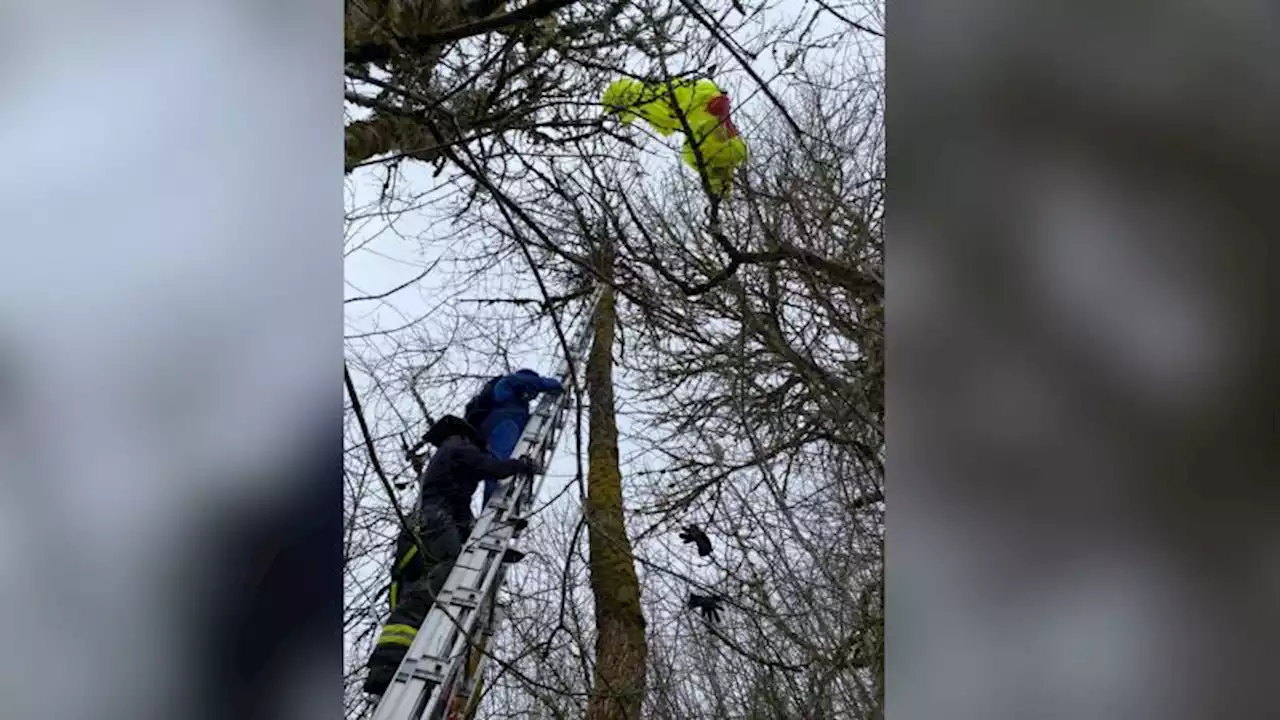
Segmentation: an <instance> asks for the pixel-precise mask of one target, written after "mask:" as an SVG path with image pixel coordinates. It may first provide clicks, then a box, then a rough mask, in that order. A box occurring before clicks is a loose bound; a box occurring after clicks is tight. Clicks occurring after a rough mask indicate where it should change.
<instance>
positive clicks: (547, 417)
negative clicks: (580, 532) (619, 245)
mask: <svg viewBox="0 0 1280 720" xmlns="http://www.w3.org/2000/svg"><path fill="white" fill-rule="evenodd" d="M600 294H601V291H600V290H597V291H596V292H595V294H594V297H593V299H592V301H591V302H590V304H589V305H588V306H587V311H586V313H584V322H583V323H582V325H581V326H580V327H579V329H578V332H577V333H576V334H575V337H574V338H573V341H572V343H571V345H570V347H569V353H568V354H567V355H566V356H565V357H564V358H563V359H562V360H561V363H560V367H559V368H558V370H559V372H558V375H557V377H559V378H560V379H561V382H562V383H563V384H564V385H565V392H563V393H560V394H559V395H555V396H551V395H546V394H543V395H541V396H539V398H538V401H537V403H536V405H535V407H534V410H533V412H532V413H531V414H530V417H529V421H528V423H527V424H526V425H525V428H524V431H523V432H522V433H521V435H520V439H519V440H518V441H517V443H516V447H515V449H514V450H513V452H512V457H529V458H531V459H534V460H536V461H537V462H538V464H539V467H540V469H541V471H542V473H540V474H544V473H545V471H546V469H547V466H548V465H549V463H550V459H551V457H552V455H553V454H554V452H555V447H556V445H557V444H558V441H559V436H560V430H561V429H562V428H563V425H564V416H565V413H566V411H567V408H568V403H569V401H570V399H571V396H570V393H569V387H570V386H571V384H572V381H573V374H572V370H573V369H574V368H575V365H574V362H573V361H580V360H581V359H582V358H584V357H585V356H586V352H587V349H588V348H589V347H590V343H591V340H592V339H593V335H594V332H593V327H592V318H593V316H594V314H595V308H596V306H597V304H598V302H599V299H600ZM500 485H501V491H500V492H498V493H495V494H494V496H493V497H492V498H491V499H490V501H489V503H488V505H487V506H486V507H485V508H484V510H483V511H482V512H481V515H480V517H479V518H477V521H476V523H475V526H474V528H473V530H472V532H471V534H470V535H469V536H468V538H467V540H466V543H465V544H464V546H463V548H462V552H461V553H459V555H458V557H457V559H456V560H455V563H454V567H453V570H452V571H451V572H450V574H449V577H448V579H447V580H446V582H445V585H444V587H443V588H442V589H441V591H440V593H439V595H438V596H437V597H436V601H435V602H434V603H432V606H431V609H430V611H429V612H428V614H427V617H426V618H424V619H423V622H422V625H421V627H420V629H419V631H418V633H417V635H416V636H415V637H414V640H413V643H412V644H411V645H410V647H409V650H408V652H406V653H405V656H404V659H403V660H402V661H401V664H400V667H399V668H398V669H397V671H396V674H395V677H394V678H393V680H392V682H391V684H390V686H389V687H388V688H387V691H386V692H385V693H384V694H383V696H382V697H381V698H380V700H379V702H378V704H377V707H376V708H375V709H374V712H373V715H372V720H440V719H441V718H443V717H444V715H445V714H446V713H447V712H449V707H448V705H449V703H450V701H451V700H452V699H453V698H454V695H455V693H454V691H455V688H456V687H457V686H458V685H461V690H462V692H463V699H464V701H465V702H466V704H467V705H468V706H470V708H471V709H474V705H475V702H476V701H477V700H478V699H477V698H471V697H469V696H470V695H471V692H472V690H473V689H474V687H475V685H476V683H475V682H474V678H476V677H479V672H480V671H482V670H483V667H484V665H485V664H486V663H485V661H486V660H487V654H488V653H487V649H482V650H481V652H480V654H479V655H478V656H476V655H474V654H473V653H472V650H473V649H474V648H473V646H475V645H477V641H481V640H483V641H484V645H487V644H488V642H487V641H488V639H489V638H491V637H492V635H493V634H494V632H496V623H497V622H498V621H500V619H501V615H502V613H501V612H498V611H497V607H498V606H497V595H498V591H499V590H500V589H501V588H502V587H503V585H504V584H505V576H506V570H507V563H504V562H503V556H504V555H505V553H506V551H507V550H508V549H510V546H511V543H512V541H514V540H515V539H517V538H518V537H519V535H520V533H521V532H522V530H523V527H521V525H520V524H519V523H518V522H517V521H518V520H521V519H523V517H524V516H525V515H526V514H527V512H526V511H527V509H528V507H529V506H530V505H531V504H532V501H533V499H534V498H535V497H537V491H538V490H540V489H541V485H542V483H541V478H539V480H538V481H537V482H536V485H535V479H534V478H533V477H531V476H527V475H519V476H516V477H515V478H511V479H509V480H506V481H500ZM535 488H536V489H535ZM486 620H492V622H486ZM481 647H482V648H483V647H484V646H481ZM470 659H475V661H476V662H474V663H472V665H473V666H474V669H475V672H473V673H467V672H466V671H467V670H468V667H467V665H468V664H469V663H468V660H470ZM464 674H467V675H471V676H472V677H469V678H467V677H462V676H463V675H464ZM459 680H461V681H462V682H461V683H459V682H458V681H459Z"/></svg>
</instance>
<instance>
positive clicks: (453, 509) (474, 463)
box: [418, 435, 524, 525]
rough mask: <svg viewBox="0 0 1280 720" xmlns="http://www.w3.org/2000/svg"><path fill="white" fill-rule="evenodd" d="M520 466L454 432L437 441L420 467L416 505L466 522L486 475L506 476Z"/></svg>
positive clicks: (516, 461) (494, 476) (520, 466)
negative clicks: (422, 466) (432, 450)
mask: <svg viewBox="0 0 1280 720" xmlns="http://www.w3.org/2000/svg"><path fill="white" fill-rule="evenodd" d="M523 469H524V463H522V462H521V461H519V460H499V459H498V458H495V457H494V456H492V455H490V454H489V453H487V452H485V451H484V450H483V449H482V448H480V447H478V446H477V445H476V444H475V443H473V442H471V441H470V440H468V439H466V438H464V437H461V436H458V435H454V436H452V437H449V438H447V439H446V440H444V441H443V442H442V443H441V444H440V446H439V447H438V448H437V449H436V451H435V453H434V454H433V455H432V456H431V461H430V462H429V463H427V467H426V469H425V470H423V472H422V490H421V491H420V493H419V496H418V507H419V509H422V508H425V507H426V506H427V505H436V506H438V507H442V508H444V509H446V510H448V511H449V514H450V515H452V516H453V519H454V522H455V523H457V524H458V525H468V524H470V522H471V496H472V495H474V494H475V492H476V486H477V485H479V484H480V482H481V481H482V480H484V479H485V478H486V477H491V478H508V477H511V476H512V475H515V474H516V473H518V472H520V471H522V470H523Z"/></svg>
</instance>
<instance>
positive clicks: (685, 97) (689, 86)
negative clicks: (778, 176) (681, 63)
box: [600, 78, 747, 196]
mask: <svg viewBox="0 0 1280 720" xmlns="http://www.w3.org/2000/svg"><path fill="white" fill-rule="evenodd" d="M673 96H674V100H675V102H674V105H673V103H672V97H673ZM600 104H601V105H603V106H604V108H605V111H606V112H608V113H613V114H616V115H617V116H618V119H619V120H621V121H622V124H623V125H630V124H631V123H632V122H634V121H635V119H636V118H643V119H644V120H645V121H646V122H647V123H648V124H649V126H650V127H652V128H653V129H654V131H655V132H657V133H658V134H659V135H662V136H663V137H667V136H668V135H671V134H672V133H674V132H676V131H680V132H685V125H684V124H683V123H681V121H680V116H681V115H683V116H684V119H685V122H687V123H688V128H689V130H692V131H693V132H692V135H693V137H690V136H689V133H687V132H686V133H685V142H684V150H683V151H682V153H681V155H682V157H683V158H684V161H685V164H687V165H688V166H689V167H691V168H693V169H694V170H695V171H697V170H698V169H699V164H698V157H699V156H701V158H702V164H703V166H705V168H706V178H707V184H708V185H709V186H710V187H711V191H712V192H713V193H715V194H716V195H720V196H727V195H728V194H729V192H730V190H731V188H732V186H733V171H734V170H735V169H737V167H738V166H739V165H741V164H742V163H743V162H745V161H746V159H747V143H746V142H745V141H744V140H743V139H742V138H741V137H739V136H738V129H737V128H736V127H734V125H733V121H732V120H730V119H729V96H728V95H726V94H724V93H723V92H721V91H720V88H719V87H717V86H716V84H715V83H714V82H712V81H710V80H707V79H700V80H694V81H689V80H673V81H671V84H670V85H668V84H667V83H665V82H649V83H647V82H642V81H640V80H633V79H631V78H623V79H621V80H616V81H614V82H613V83H611V84H610V85H609V87H608V88H607V89H606V90H605V91H604V96H603V97H602V98H601V99H600ZM694 138H696V139H697V140H696V141H695V140H694ZM695 144H696V147H697V152H696V153H695V152H694V146H695Z"/></svg>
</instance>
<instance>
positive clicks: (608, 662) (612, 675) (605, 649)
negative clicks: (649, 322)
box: [586, 288, 648, 720]
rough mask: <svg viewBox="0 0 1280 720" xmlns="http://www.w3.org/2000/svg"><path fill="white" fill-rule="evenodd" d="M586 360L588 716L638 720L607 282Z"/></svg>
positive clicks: (641, 626)
mask: <svg viewBox="0 0 1280 720" xmlns="http://www.w3.org/2000/svg"><path fill="white" fill-rule="evenodd" d="M593 323H594V329H595V342H594V343H593V344H592V347H591V355H590V357H589V358H588V360H587V369H586V378H587V394H588V398H589V402H590V415H589V417H590V420H589V428H590V439H589V440H588V443H587V454H588V466H587V521H588V530H587V539H588V542H589V544H590V571H591V592H592V594H593V595H594V597H595V620H596V632H597V633H598V634H597V636H596V667H595V678H594V687H593V688H592V692H591V698H590V700H589V701H588V704H587V714H586V718H587V720H637V719H638V718H639V717H640V707H641V704H642V702H643V700H644V692H645V668H646V664H647V662H648V647H647V646H646V644H645V620H644V614H643V612H642V611H641V609H640V581H639V579H638V578H637V577H636V569H635V558H634V556H633V554H632V550H631V541H630V539H629V538H628V537H627V530H626V522H625V519H624V517H623V504H622V472H621V470H620V469H619V467H618V424H617V418H616V416H615V411H614V400H613V340H614V324H615V309H614V295H613V291H612V290H611V289H609V288H606V289H605V291H604V294H603V296H602V297H601V298H600V304H599V305H598V306H597V308H596V313H595V317H594V318H593Z"/></svg>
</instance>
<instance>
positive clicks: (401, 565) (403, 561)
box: [396, 545, 418, 572]
mask: <svg viewBox="0 0 1280 720" xmlns="http://www.w3.org/2000/svg"><path fill="white" fill-rule="evenodd" d="M417 554H418V546H417V545H410V546H409V551H408V552H406V553H405V554H404V557H402V558H400V562H398V563H396V571H397V572H400V571H402V570H404V569H405V568H407V567H409V561H410V560H412V559H413V558H414V556H416V555H417Z"/></svg>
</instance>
